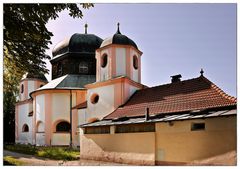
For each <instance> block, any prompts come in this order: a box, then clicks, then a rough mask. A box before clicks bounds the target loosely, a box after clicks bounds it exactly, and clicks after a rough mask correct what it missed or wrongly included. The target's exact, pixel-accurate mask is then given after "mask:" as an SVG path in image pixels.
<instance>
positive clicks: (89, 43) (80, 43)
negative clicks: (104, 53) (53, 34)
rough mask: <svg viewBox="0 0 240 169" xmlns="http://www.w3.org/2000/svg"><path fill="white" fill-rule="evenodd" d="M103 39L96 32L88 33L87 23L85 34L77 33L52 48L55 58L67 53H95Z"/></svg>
mask: <svg viewBox="0 0 240 169" xmlns="http://www.w3.org/2000/svg"><path fill="white" fill-rule="evenodd" d="M102 41H103V40H102V39H101V38H99V37H98V36H96V35H94V34H87V24H86V25H85V34H80V33H75V34H73V35H72V36H71V37H69V38H65V39H64V40H62V41H60V42H59V43H58V44H57V45H56V46H55V47H54V48H53V50H52V55H53V58H54V57H56V56H57V55H62V54H65V53H69V52H70V53H71V52H72V53H92V52H94V53H95V50H96V49H98V48H99V47H100V45H101V43H102Z"/></svg>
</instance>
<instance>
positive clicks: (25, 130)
mask: <svg viewBox="0 0 240 169" xmlns="http://www.w3.org/2000/svg"><path fill="white" fill-rule="evenodd" d="M22 132H29V127H28V125H27V124H24V125H23V127H22Z"/></svg>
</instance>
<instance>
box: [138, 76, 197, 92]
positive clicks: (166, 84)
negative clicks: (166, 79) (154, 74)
mask: <svg viewBox="0 0 240 169" xmlns="http://www.w3.org/2000/svg"><path fill="white" fill-rule="evenodd" d="M200 77H201V76H200ZM200 77H196V78H191V79H186V80H183V81H180V82H175V83H183V82H188V81H191V80H196V79H200ZM175 83H174V84H175ZM172 84H173V83H165V84H161V85H157V86H152V87H147V88H143V89H140V90H139V91H142V90H147V89H153V88H158V87H163V86H170V85H172Z"/></svg>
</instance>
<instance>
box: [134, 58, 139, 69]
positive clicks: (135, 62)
mask: <svg viewBox="0 0 240 169" xmlns="http://www.w3.org/2000/svg"><path fill="white" fill-rule="evenodd" d="M133 67H134V69H138V58H137V56H136V55H134V56H133Z"/></svg>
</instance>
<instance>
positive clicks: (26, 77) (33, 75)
mask: <svg viewBox="0 0 240 169" xmlns="http://www.w3.org/2000/svg"><path fill="white" fill-rule="evenodd" d="M32 78H33V79H39V80H42V81H46V82H48V80H47V78H46V77H45V75H44V74H42V73H37V74H33V73H27V74H25V75H24V76H23V78H22V79H32Z"/></svg>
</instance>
